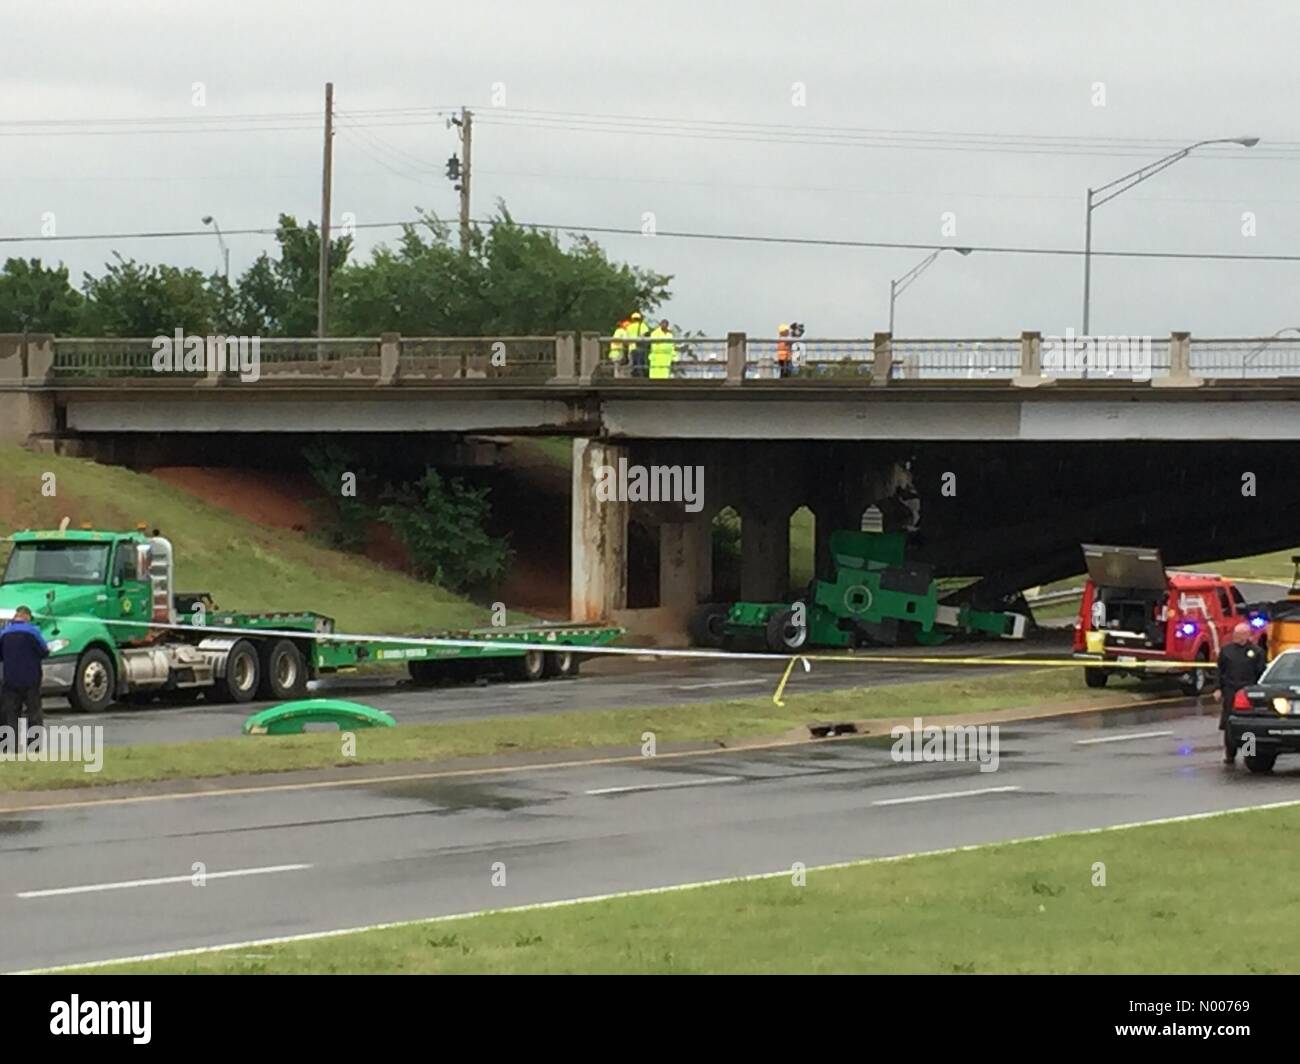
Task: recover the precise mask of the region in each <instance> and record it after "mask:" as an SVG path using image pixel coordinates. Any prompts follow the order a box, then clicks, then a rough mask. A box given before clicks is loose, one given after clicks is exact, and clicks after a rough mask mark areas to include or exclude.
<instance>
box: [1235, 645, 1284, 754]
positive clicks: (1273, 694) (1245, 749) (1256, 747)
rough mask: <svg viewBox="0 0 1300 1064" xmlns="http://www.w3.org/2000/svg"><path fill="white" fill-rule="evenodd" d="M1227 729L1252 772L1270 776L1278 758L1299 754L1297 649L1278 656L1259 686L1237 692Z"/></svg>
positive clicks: (1266, 670) (1244, 688)
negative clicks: (1284, 755) (1279, 756)
mask: <svg viewBox="0 0 1300 1064" xmlns="http://www.w3.org/2000/svg"><path fill="white" fill-rule="evenodd" d="M1227 727H1228V735H1229V737H1230V738H1231V739H1232V741H1233V743H1234V744H1235V745H1236V747H1237V749H1238V750H1240V751H1241V752H1242V753H1243V754H1244V755H1245V761H1246V767H1247V768H1248V769H1250V771H1251V772H1255V773H1265V772H1272V771H1273V763H1274V762H1275V761H1276V760H1277V757H1278V754H1300V649H1297V650H1288V651H1285V652H1284V653H1282V654H1279V655H1278V656H1277V657H1276V658H1274V659H1273V661H1272V662H1271V663H1270V664H1269V666H1268V668H1267V669H1265V670H1264V675H1263V676H1261V677H1260V678H1259V683H1256V684H1252V685H1251V686H1250V687H1243V688H1242V689H1241V690H1240V691H1238V692H1237V694H1236V697H1235V698H1234V699H1233V701H1232V711H1231V712H1230V713H1229V714H1228V725H1227Z"/></svg>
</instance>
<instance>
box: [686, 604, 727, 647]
mask: <svg viewBox="0 0 1300 1064" xmlns="http://www.w3.org/2000/svg"><path fill="white" fill-rule="evenodd" d="M729 612H730V611H729V610H728V609H727V607H725V606H701V607H700V608H699V609H698V610H696V611H695V613H694V614H693V615H692V616H691V620H690V623H689V624H688V625H687V631H688V632H689V634H690V637H691V642H692V643H694V644H695V645H696V646H697V647H720V646H722V644H723V642H724V640H725V639H726V637H727V632H726V623H727V614H728V613H729Z"/></svg>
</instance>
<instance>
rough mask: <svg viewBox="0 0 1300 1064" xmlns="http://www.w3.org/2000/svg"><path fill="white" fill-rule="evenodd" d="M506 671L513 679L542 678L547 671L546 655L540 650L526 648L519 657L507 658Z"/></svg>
mask: <svg viewBox="0 0 1300 1064" xmlns="http://www.w3.org/2000/svg"><path fill="white" fill-rule="evenodd" d="M505 671H506V675H507V676H509V677H510V679H512V680H540V679H541V678H542V676H543V675H544V674H545V672H546V655H545V653H543V652H542V651H540V650H525V651H524V652H523V653H522V654H521V655H519V657H517V658H506V668H505Z"/></svg>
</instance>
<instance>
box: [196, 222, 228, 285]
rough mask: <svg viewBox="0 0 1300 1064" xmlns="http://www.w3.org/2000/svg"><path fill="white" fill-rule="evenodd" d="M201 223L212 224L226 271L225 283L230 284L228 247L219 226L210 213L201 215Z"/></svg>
mask: <svg viewBox="0 0 1300 1064" xmlns="http://www.w3.org/2000/svg"><path fill="white" fill-rule="evenodd" d="M202 220H203V224H204V225H210V226H212V230H213V232H215V233H216V234H217V243H218V244H219V245H220V246H221V260H222V262H223V264H224V267H225V271H226V275H225V276H226V284H230V249H229V248H228V247H226V240H225V238H224V237H223V236H222V235H221V226H219V225H217V220H216V219H215V218H213V217H212V215H210V214H205V215H204V216H203V219H202Z"/></svg>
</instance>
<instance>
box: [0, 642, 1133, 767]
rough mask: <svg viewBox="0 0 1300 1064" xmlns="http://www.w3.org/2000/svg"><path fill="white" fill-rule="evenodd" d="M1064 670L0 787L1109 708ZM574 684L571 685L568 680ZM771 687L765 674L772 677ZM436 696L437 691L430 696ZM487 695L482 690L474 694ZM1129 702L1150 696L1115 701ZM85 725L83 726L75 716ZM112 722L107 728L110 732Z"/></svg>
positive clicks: (120, 761)
mask: <svg viewBox="0 0 1300 1064" xmlns="http://www.w3.org/2000/svg"><path fill="white" fill-rule="evenodd" d="M1079 672H1080V670H1078V669H1075V668H1068V669H1067V668H1055V669H1021V670H1016V671H1004V672H998V673H996V674H992V675H988V674H986V675H982V676H980V675H972V674H971V673H969V672H960V671H956V670H955V671H954V672H953V674H952V679H949V680H943V681H927V682H924V683H907V684H890V685H887V686H880V687H870V688H850V689H845V690H836V691H816V692H806V693H799V692H798V690H797V688H798V676H797V674H796V676H795V678H794V679H793V680H792V682H791V685H790V687H789V688H788V689H787V693H786V696H785V705H784V706H777V705H775V704H774V703H773V701H772V698H771V696H770V695H765V696H763V697H758V698H742V699H729V700H726V701H720V702H696V703H687V704H681V705H671V706H650V707H644V708H636V709H607V710H600V709H592V710H572V711H569V712H564V713H546V714H530V715H520V716H510V717H496V718H491V719H486V720H474V721H462V722H456V723H447V724H412V725H402V724H400V723H399V726H398V727H396V728H373V729H363V730H359V731H357V732H354V733H351V734H353V735H355V742H356V750H355V756H343V752H342V741H341V737H340V733H339V732H336V731H330V732H311V733H307V734H304V735H283V736H270V735H263V736H256V737H252V736H234V737H231V738H229V739H208V740H203V741H200V742H184V743H152V744H142V745H137V746H110V747H107V748H105V749H104V751H103V755H104V756H103V765H102V768H101V770H100V771H99V772H86V771H84V768H83V765H82V764H80V763H76V762H69V763H59V762H54V763H45V762H3V763H0V792H3V791H28V790H48V789H52V788H61V787H94V786H103V785H106V784H114V783H140V782H146V781H154V780H172V779H194V778H202V777H212V776H227V775H232V774H242V773H257V772H287V771H293V770H296V769H322V768H330V767H339V766H356V765H376V764H385V763H396V762H431V761H444V760H448V759H451V758H458V757H479V756H486V755H493V754H506V753H522V752H541V751H557V750H574V751H581V750H583V749H592V748H608V747H626V749H627V751H628V752H629V753H634V752H636V751H638V750H639V749H640V747H641V744H642V741H643V740H642V738H641V736H642V734H643V733H644V732H646V731H651V732H654V734H655V739H656V742H657V743H659V744H661V745H662V744H666V743H680V742H709V741H735V740H743V739H750V738H754V737H758V736H767V735H778V734H781V733H784V732H786V731H789V730H790V729H791V728H794V727H798V726H800V725H804V724H808V723H811V722H815V721H828V720H829V721H845V720H866V719H872V718H876V719H880V718H888V717H911V716H938V715H945V714H954V713H978V712H985V711H1002V710H1006V711H1014V710H1016V709H1024V708H1026V707H1035V706H1044V705H1051V704H1054V703H1066V702H1069V703H1082V704H1090V703H1098V704H1102V703H1112V702H1114V701H1115V698H1116V692H1109V693H1107V692H1102V691H1089V690H1088V689H1086V688H1085V687H1084V686H1083V682H1082V679H1081V677H1080V675H1079ZM577 682H581V681H577ZM772 682H773V687H774V688H775V685H776V677H775V676H774V677H773V681H772ZM429 697H430V698H431V699H435V700H436V699H437V697H438V692H437V691H436V690H432V691H430V692H429ZM483 697H484V698H491V689H490V688H489V689H487V690H485V691H484V692H483ZM1119 697H1121V698H1129V699H1132V700H1133V701H1138V700H1140V699H1142V698H1149V697H1151V695H1150V693H1149V692H1144V691H1142V690H1140V689H1139V688H1130V689H1129V690H1128V691H1126V692H1123V693H1122V694H1120V695H1119ZM85 723H93V718H86V721H85ZM109 726H110V727H111V725H109Z"/></svg>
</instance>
